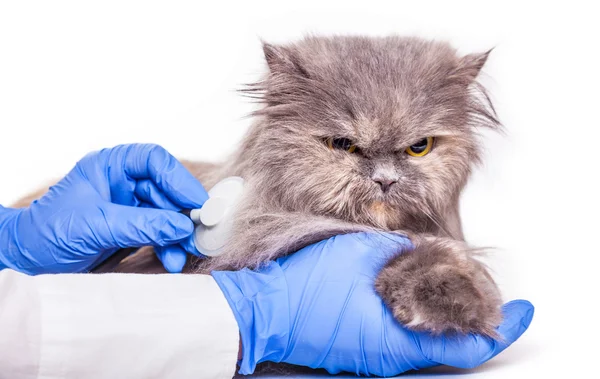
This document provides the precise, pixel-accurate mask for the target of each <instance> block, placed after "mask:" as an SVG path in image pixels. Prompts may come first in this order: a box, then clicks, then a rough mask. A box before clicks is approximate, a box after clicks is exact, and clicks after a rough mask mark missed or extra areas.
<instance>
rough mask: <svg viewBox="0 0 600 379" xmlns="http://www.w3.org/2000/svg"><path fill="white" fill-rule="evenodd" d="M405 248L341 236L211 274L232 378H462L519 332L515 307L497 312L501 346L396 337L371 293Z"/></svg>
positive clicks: (522, 305) (374, 238) (402, 333)
mask: <svg viewBox="0 0 600 379" xmlns="http://www.w3.org/2000/svg"><path fill="white" fill-rule="evenodd" d="M411 248H412V245H411V243H410V241H409V240H407V239H406V238H404V237H402V236H398V235H393V234H365V233H357V234H347V235H340V236H336V237H333V238H330V239H328V240H325V241H321V242H319V243H316V244H314V245H311V246H308V247H306V248H304V249H302V250H300V251H298V252H297V253H294V254H292V255H290V256H287V257H284V258H280V259H277V260H276V261H275V262H271V263H270V264H268V265H267V266H265V267H263V268H261V269H259V270H256V271H252V270H248V269H245V270H241V271H237V272H230V271H215V272H213V273H212V276H213V277H214V278H215V280H216V281H217V283H218V284H219V286H220V288H221V290H222V291H223V293H224V294H225V297H226V298H227V300H228V302H229V305H230V306H231V308H232V310H233V313H234V315H235V318H236V320H237V322H238V325H239V328H240V334H241V339H242V345H243V359H242V361H241V367H240V373H241V374H251V373H252V372H253V371H254V369H255V366H256V364H257V363H258V362H263V361H272V362H286V363H291V364H295V365H301V366H308V367H312V368H324V369H326V370H327V371H328V372H330V373H332V374H335V373H339V372H341V371H347V372H352V373H355V374H363V375H378V376H394V375H398V374H400V373H402V372H404V371H407V370H411V369H422V368H426V367H432V366H436V365H440V364H444V365H450V366H455V367H460V368H472V367H475V366H477V365H479V364H481V363H483V362H485V361H487V360H489V359H491V358H492V357H494V356H495V355H496V354H498V353H500V352H501V351H502V350H504V349H505V348H506V347H508V346H509V345H510V344H512V343H513V342H514V341H515V340H516V339H517V338H519V336H520V335H521V334H522V333H523V332H524V331H525V330H526V329H527V327H528V326H529V323H530V322H531V318H532V317H533V306H532V305H531V304H530V303H529V302H527V301H525V300H517V301H513V302H510V303H508V304H506V305H505V306H504V322H503V323H502V325H501V326H500V327H499V328H498V332H499V333H500V335H501V336H502V337H503V338H504V339H503V340H502V341H492V340H490V339H487V338H484V337H481V336H475V335H469V336H453V337H450V336H448V337H445V336H439V337H434V336H431V335H429V334H428V333H424V332H419V333H417V332H412V331H409V330H408V329H406V328H404V327H402V326H401V325H400V324H399V323H397V322H396V320H395V319H394V318H393V316H392V314H391V313H390V311H389V310H388V309H387V308H386V307H385V305H384V303H383V301H382V300H381V298H380V297H379V296H378V295H377V294H376V293H375V290H374V284H373V283H374V280H375V277H376V275H377V273H378V272H379V270H380V269H381V267H382V266H383V265H384V263H385V262H386V261H387V260H388V259H389V258H390V257H391V256H393V255H395V254H398V253H399V252H401V251H404V250H406V249H411Z"/></svg>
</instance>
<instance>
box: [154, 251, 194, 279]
mask: <svg viewBox="0 0 600 379" xmlns="http://www.w3.org/2000/svg"><path fill="white" fill-rule="evenodd" d="M154 251H155V252H156V256H157V257H158V259H159V260H160V261H161V262H162V264H163V266H164V267H165V270H167V271H168V272H170V273H173V274H177V273H180V272H181V271H182V270H183V266H184V265H185V262H186V260H187V253H186V252H185V250H183V249H182V248H181V247H180V246H179V245H170V246H159V247H156V248H154Z"/></svg>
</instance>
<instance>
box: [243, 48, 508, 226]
mask: <svg viewBox="0 0 600 379" xmlns="http://www.w3.org/2000/svg"><path fill="white" fill-rule="evenodd" d="M264 50H265V56H266V58H267V62H268V65H269V68H270V74H269V76H268V77H267V79H266V80H265V81H264V82H261V83H259V84H258V85H256V86H255V87H251V90H250V92H255V93H256V92H260V96H261V99H262V101H264V103H265V104H266V106H265V108H264V109H262V110H261V111H259V112H257V113H258V115H259V116H260V117H264V119H263V120H262V121H261V122H259V123H258V124H256V125H255V128H254V129H253V131H252V132H251V134H250V136H249V138H248V139H247V141H246V142H245V146H244V148H245V149H247V153H248V154H247V156H248V157H252V158H251V159H250V160H249V164H250V165H251V166H252V167H253V169H252V171H253V172H254V173H255V175H257V176H259V181H260V182H261V183H262V185H263V186H264V187H263V188H262V190H263V191H266V192H268V194H267V195H266V196H267V198H268V199H270V201H273V202H274V203H276V204H277V205H279V206H282V207H283V208H285V209H286V210H290V211H304V212H311V213H315V214H319V215H329V216H333V217H336V218H340V219H343V220H348V221H352V222H358V223H363V224H368V225H373V226H376V227H381V228H386V229H402V228H409V229H410V227H409V225H407V224H409V223H418V222H419V221H418V220H422V219H423V218H424V217H425V216H428V217H433V218H436V217H440V215H443V214H444V210H445V209H446V208H447V207H449V206H451V205H452V204H453V203H455V202H456V201H457V198H458V194H459V193H460V190H461V189H462V187H463V186H464V184H465V182H466V179H467V177H468V175H469V172H470V167H471V165H472V163H473V162H476V161H477V160H478V157H479V147H478V144H477V138H476V136H475V128H476V127H477V126H480V125H484V126H494V125H495V124H496V123H497V121H496V119H495V118H494V116H493V111H491V110H490V108H489V106H488V104H487V102H486V101H482V100H481V99H480V98H478V97H476V96H474V94H473V85H474V84H475V83H474V81H475V78H476V76H477V74H478V72H479V70H480V68H481V66H482V65H483V64H484V62H485V59H486V58H487V54H483V55H470V56H466V57H464V58H459V57H457V55H456V53H455V51H454V50H453V49H452V48H450V47H449V46H448V45H447V44H443V43H435V42H427V41H422V40H418V39H412V38H397V37H390V38H377V39H375V38H358V37H335V38H308V39H305V40H304V41H302V42H300V43H298V44H295V45H290V46H286V47H274V46H271V45H265V47H264ZM425 218H427V217H425Z"/></svg>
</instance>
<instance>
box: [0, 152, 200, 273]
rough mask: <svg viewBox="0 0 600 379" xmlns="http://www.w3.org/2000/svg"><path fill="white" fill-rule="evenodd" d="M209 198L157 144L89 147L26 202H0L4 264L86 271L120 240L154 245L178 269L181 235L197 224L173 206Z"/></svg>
mask: <svg viewBox="0 0 600 379" xmlns="http://www.w3.org/2000/svg"><path fill="white" fill-rule="evenodd" d="M207 198H208V195H207V193H206V191H205V190H204V188H203V187H202V185H201V184H200V183H199V182H198V181H197V180H196V179H195V178H194V177H193V176H192V175H191V174H190V173H189V172H188V171H187V170H186V169H185V168H184V167H183V166H182V165H181V163H180V162H179V161H177V159H175V158H174V157H173V156H172V155H170V154H169V153H168V152H167V151H166V150H165V149H163V148H162V147H160V146H157V145H142V144H135V145H121V146H117V147H115V148H112V149H104V150H101V151H99V152H94V153H90V154H88V155H87V156H85V157H84V158H83V159H82V160H81V161H79V162H78V163H77V164H76V165H75V167H74V168H73V170H72V171H71V172H70V173H69V174H68V175H67V176H66V177H64V178H63V179H62V180H61V181H60V182H59V183H58V184H56V185H54V186H52V187H51V188H50V190H49V192H48V193H47V194H46V195H44V196H43V197H42V198H41V199H40V200H38V201H35V202H33V204H31V205H30V206H29V207H28V208H22V209H7V208H2V207H0V269H1V268H3V267H9V268H12V269H14V270H16V271H20V272H24V273H27V274H41V273H59V272H83V271H86V270H89V269H90V268H92V267H94V266H95V265H97V264H98V263H100V262H101V261H103V260H104V259H106V258H107V257H108V256H109V255H111V254H113V253H114V252H115V251H117V250H118V249H119V248H124V247H138V246H144V245H153V246H159V248H158V254H159V258H160V259H161V260H162V262H163V264H164V265H165V267H166V268H167V270H169V271H172V272H173V271H174V272H180V271H181V269H182V267H183V265H184V263H185V259H186V252H185V250H184V249H183V248H182V247H181V245H178V242H180V241H183V242H184V243H187V242H189V239H190V238H191V236H192V232H193V230H194V225H193V223H192V221H191V220H190V219H189V218H188V217H186V216H184V215H182V214H179V213H177V212H176V211H177V210H180V209H182V208H198V207H200V206H202V204H203V203H204V202H205V201H206V199H207ZM157 208H160V209H157ZM194 251H195V250H194Z"/></svg>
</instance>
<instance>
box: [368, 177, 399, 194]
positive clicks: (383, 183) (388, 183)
mask: <svg viewBox="0 0 600 379" xmlns="http://www.w3.org/2000/svg"><path fill="white" fill-rule="evenodd" d="M373 181H374V182H375V183H377V184H379V187H381V190H382V191H383V192H387V191H389V189H390V188H391V187H392V186H393V185H394V184H395V183H396V182H397V181H396V180H393V179H380V178H375V179H373Z"/></svg>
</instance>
